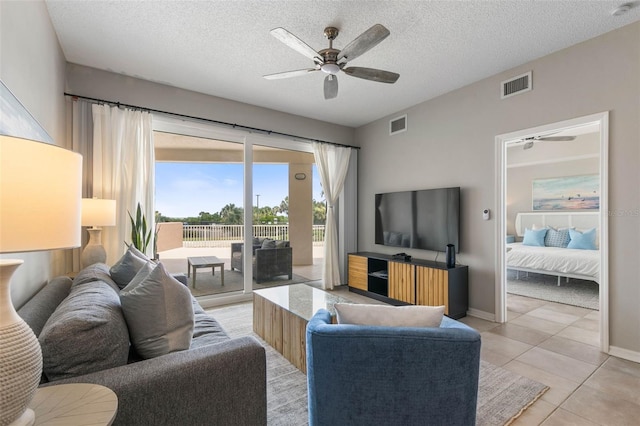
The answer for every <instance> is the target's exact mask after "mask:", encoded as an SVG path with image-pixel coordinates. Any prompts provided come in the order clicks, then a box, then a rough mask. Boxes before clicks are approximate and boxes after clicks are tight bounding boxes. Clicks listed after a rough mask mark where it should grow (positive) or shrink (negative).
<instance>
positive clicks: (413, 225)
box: [375, 187, 460, 252]
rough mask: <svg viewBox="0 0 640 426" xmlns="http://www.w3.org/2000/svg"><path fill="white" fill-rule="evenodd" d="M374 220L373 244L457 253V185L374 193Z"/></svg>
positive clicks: (458, 215)
mask: <svg viewBox="0 0 640 426" xmlns="http://www.w3.org/2000/svg"><path fill="white" fill-rule="evenodd" d="M375 222H376V225H375V231H376V241H375V242H376V244H382V245H385V246H392V247H405V248H415V249H422V250H434V251H445V250H446V246H447V244H453V245H455V247H456V252H460V244H459V230H460V188H459V187H454V188H437V189H424V190H419V191H402V192H387V193H383V194H376V198H375Z"/></svg>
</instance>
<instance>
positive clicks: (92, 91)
mask: <svg viewBox="0 0 640 426" xmlns="http://www.w3.org/2000/svg"><path fill="white" fill-rule="evenodd" d="M67 92H68V93H72V94H74V95H82V96H87V97H91V98H98V99H105V100H109V101H117V102H121V103H125V104H130V105H136V106H141V107H147V108H152V109H157V110H160V111H167V112H173V113H178V114H185V115H190V116H194V117H199V118H207V119H211V120H217V121H224V122H227V123H237V124H241V125H243V126H249V127H255V128H259V129H264V130H271V131H277V132H282V133H288V134H293V135H296V136H304V137H307V138H311V139H320V140H325V141H330V142H339V143H343V144H347V145H350V144H353V138H354V133H355V131H354V129H353V128H351V127H345V126H339V125H337V124H330V123H326V122H322V121H318V120H312V119H310V118H304V117H300V116H297V115H291V114H286V113H283V112H278V111H274V110H270V109H266V108H261V107H257V106H253V105H249V104H244V103H241V102H235V101H230V100H228V99H223V98H217V97H215V96H209V95H203V94H201V93H197V92H191V91H189V90H183V89H178V88H175V87H171V86H166V85H164V84H159V83H154V82H151V81H146V80H140V79H138V78H134V77H128V76H125V75H121V74H115V73H111V72H108V71H101V70H98V69H95V68H88V67H84V66H81V65H76V64H67Z"/></svg>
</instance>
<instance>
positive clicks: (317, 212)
mask: <svg viewBox="0 0 640 426" xmlns="http://www.w3.org/2000/svg"><path fill="white" fill-rule="evenodd" d="M326 220H327V204H326V202H325V201H324V200H322V201H316V200H313V224H314V225H324V224H325V222H326Z"/></svg>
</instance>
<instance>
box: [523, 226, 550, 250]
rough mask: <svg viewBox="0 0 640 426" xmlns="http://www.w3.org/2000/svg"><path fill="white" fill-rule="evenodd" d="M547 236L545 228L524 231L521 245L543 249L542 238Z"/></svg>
mask: <svg viewBox="0 0 640 426" xmlns="http://www.w3.org/2000/svg"><path fill="white" fill-rule="evenodd" d="M546 235H547V228H542V229H529V228H526V229H525V230H524V238H523V239H522V245H525V246H536V247H544V237H545V236H546Z"/></svg>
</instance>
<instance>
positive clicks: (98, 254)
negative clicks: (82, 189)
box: [80, 198, 116, 268]
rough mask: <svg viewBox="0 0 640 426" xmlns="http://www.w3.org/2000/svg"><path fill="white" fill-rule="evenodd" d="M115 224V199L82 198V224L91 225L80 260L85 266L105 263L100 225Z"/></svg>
mask: <svg viewBox="0 0 640 426" xmlns="http://www.w3.org/2000/svg"><path fill="white" fill-rule="evenodd" d="M115 224H116V200H101V199H98V198H83V199H82V226H91V228H88V229H87V232H89V242H88V243H87V246H86V247H85V248H84V250H82V256H81V257H80V261H81V263H82V267H83V268H85V267H87V266H89V265H93V264H94V263H106V262H107V252H106V251H105V249H104V247H103V246H102V236H101V235H102V229H101V228H99V227H100V226H114V225H115Z"/></svg>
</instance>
